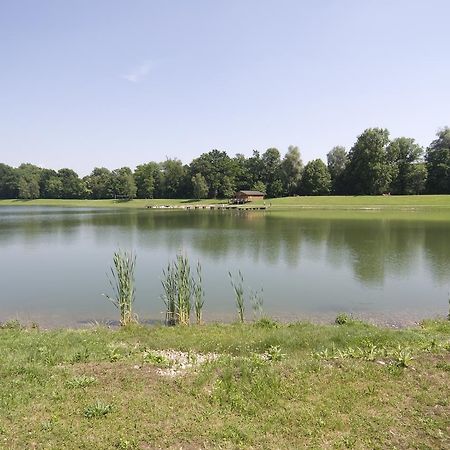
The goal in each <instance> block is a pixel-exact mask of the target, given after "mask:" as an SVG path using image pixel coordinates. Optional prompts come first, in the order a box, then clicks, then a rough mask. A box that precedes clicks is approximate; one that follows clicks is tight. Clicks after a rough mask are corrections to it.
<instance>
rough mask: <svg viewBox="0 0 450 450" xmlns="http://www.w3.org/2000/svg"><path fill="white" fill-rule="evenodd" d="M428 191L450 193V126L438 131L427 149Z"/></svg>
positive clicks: (431, 192)
mask: <svg viewBox="0 0 450 450" xmlns="http://www.w3.org/2000/svg"><path fill="white" fill-rule="evenodd" d="M425 161H426V164H427V170H428V179H427V191H428V192H429V193H430V194H450V128H448V127H445V128H444V129H442V130H440V131H439V132H438V133H437V139H435V140H434V141H433V142H432V143H431V144H430V146H429V147H428V149H427V153H426V156H425Z"/></svg>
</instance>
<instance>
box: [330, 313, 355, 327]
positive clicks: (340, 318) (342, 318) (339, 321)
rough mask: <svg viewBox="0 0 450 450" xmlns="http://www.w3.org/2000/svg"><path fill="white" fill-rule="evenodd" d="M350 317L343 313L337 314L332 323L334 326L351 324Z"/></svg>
mask: <svg viewBox="0 0 450 450" xmlns="http://www.w3.org/2000/svg"><path fill="white" fill-rule="evenodd" d="M351 320H352V319H351V317H350V316H349V315H348V314H345V313H339V314H338V315H337V316H336V319H335V320H334V323H335V324H336V325H346V324H348V323H349V322H351Z"/></svg>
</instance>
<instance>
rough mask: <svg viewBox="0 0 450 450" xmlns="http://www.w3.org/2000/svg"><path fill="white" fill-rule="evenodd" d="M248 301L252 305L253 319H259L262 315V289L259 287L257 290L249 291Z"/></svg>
mask: <svg viewBox="0 0 450 450" xmlns="http://www.w3.org/2000/svg"><path fill="white" fill-rule="evenodd" d="M250 303H251V305H252V309H253V314H254V316H255V319H257V318H258V319H261V317H262V315H263V303H264V300H263V289H262V288H261V289H260V290H259V291H251V292H250Z"/></svg>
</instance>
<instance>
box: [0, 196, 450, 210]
mask: <svg viewBox="0 0 450 450" xmlns="http://www.w3.org/2000/svg"><path fill="white" fill-rule="evenodd" d="M226 203H228V200H226V199H225V200H221V199H202V200H195V199H191V200H189V199H188V200H187V199H135V200H114V199H110V200H63V199H56V200H55V199H36V200H19V199H5V200H0V206H59V207H74V208H105V207H106V208H146V207H149V206H174V207H186V206H188V205H214V204H226ZM248 205H266V206H267V207H268V208H271V209H275V210H278V209H344V210H345V209H351V210H366V209H375V210H378V209H380V210H389V209H392V210H397V209H399V210H400V209H406V210H408V209H409V210H429V209H443V210H450V195H378V196H362V195H361V196H295V197H281V198H273V199H266V200H258V201H255V202H251V203H249V204H248Z"/></svg>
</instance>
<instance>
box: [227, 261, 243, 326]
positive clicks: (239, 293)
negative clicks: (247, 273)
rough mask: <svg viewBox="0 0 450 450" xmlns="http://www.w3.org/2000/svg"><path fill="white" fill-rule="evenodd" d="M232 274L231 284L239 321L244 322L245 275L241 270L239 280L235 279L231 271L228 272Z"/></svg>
mask: <svg viewBox="0 0 450 450" xmlns="http://www.w3.org/2000/svg"><path fill="white" fill-rule="evenodd" d="M228 275H229V276H230V281H231V286H232V287H233V290H234V295H235V300H236V308H237V313H238V319H239V322H241V323H244V313H245V296H244V277H243V275H242V272H241V271H240V270H239V272H238V276H237V280H234V278H233V275H232V274H231V272H228Z"/></svg>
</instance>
